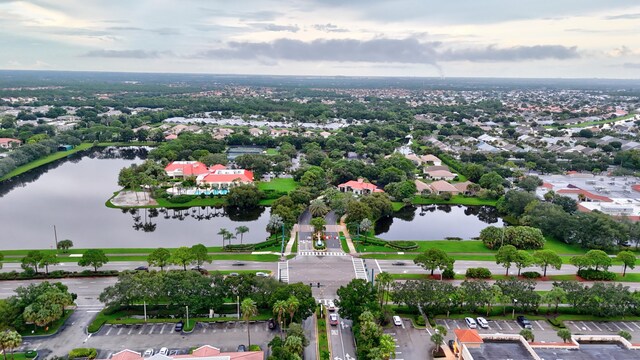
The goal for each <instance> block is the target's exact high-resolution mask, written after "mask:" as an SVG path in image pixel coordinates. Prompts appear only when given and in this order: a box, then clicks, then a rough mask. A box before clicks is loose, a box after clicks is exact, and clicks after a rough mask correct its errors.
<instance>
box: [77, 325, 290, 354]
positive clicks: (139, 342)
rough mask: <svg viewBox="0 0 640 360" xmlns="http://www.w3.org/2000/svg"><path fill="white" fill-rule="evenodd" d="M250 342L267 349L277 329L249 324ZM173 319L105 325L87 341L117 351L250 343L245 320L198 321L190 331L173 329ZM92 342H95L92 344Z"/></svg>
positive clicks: (233, 347)
mask: <svg viewBox="0 0 640 360" xmlns="http://www.w3.org/2000/svg"><path fill="white" fill-rule="evenodd" d="M249 326H250V331H251V344H256V345H259V346H260V347H261V348H262V349H264V350H266V349H267V344H268V343H269V341H271V339H273V337H274V336H276V335H277V334H278V331H274V330H269V327H268V324H267V322H266V321H259V322H253V323H250V324H249ZM174 327H175V324H174V323H156V324H150V323H148V324H136V325H108V324H107V325H104V326H103V327H102V329H100V331H99V332H98V333H96V334H93V335H92V336H91V338H90V339H88V341H87V345H91V346H93V347H96V348H99V349H107V350H105V351H106V354H107V355H108V354H109V352H112V353H115V352H118V351H120V350H123V349H132V350H136V351H139V350H142V351H144V350H146V349H148V348H153V349H154V350H155V351H158V350H159V349H160V348H161V347H167V348H169V349H170V350H175V351H178V350H180V349H184V348H189V347H191V346H200V345H211V346H215V347H217V348H219V349H221V350H222V351H236V349H237V348H238V345H240V344H243V345H247V325H246V324H245V322H244V321H229V322H220V323H197V324H196V326H195V327H194V329H193V331H192V332H191V333H182V332H175V331H174ZM92 343H93V344H92Z"/></svg>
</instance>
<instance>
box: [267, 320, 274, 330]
mask: <svg viewBox="0 0 640 360" xmlns="http://www.w3.org/2000/svg"><path fill="white" fill-rule="evenodd" d="M268 324H269V330H274V329H275V328H276V321H275V320H274V319H273V318H271V319H269V321H268Z"/></svg>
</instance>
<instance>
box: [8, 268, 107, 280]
mask: <svg viewBox="0 0 640 360" xmlns="http://www.w3.org/2000/svg"><path fill="white" fill-rule="evenodd" d="M117 275H118V270H104V271H98V272H94V271H93V270H83V271H80V272H77V271H63V270H56V271H51V272H50V273H49V275H47V274H45V273H40V272H39V273H37V274H35V273H33V272H27V271H23V272H17V271H15V270H14V271H11V272H5V273H0V280H29V279H62V278H75V277H98V276H117Z"/></svg>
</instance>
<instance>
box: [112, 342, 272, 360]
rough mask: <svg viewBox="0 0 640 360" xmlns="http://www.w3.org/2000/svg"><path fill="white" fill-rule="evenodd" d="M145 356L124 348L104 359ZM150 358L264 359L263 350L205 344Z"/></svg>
mask: <svg viewBox="0 0 640 360" xmlns="http://www.w3.org/2000/svg"><path fill="white" fill-rule="evenodd" d="M142 359H143V357H142V355H141V354H140V353H139V352H135V351H132V350H129V349H125V350H122V351H120V352H117V353H115V354H113V356H111V359H104V360H142ZM147 359H149V360H167V359H169V360H171V359H203V360H204V359H207V360H212V359H215V360H223V359H224V360H263V359H264V352H263V351H245V352H222V351H220V349H218V348H216V347H213V346H210V345H204V346H201V347H199V348H197V349H195V350H193V351H192V352H191V354H188V355H160V354H156V355H154V356H152V357H150V358H147Z"/></svg>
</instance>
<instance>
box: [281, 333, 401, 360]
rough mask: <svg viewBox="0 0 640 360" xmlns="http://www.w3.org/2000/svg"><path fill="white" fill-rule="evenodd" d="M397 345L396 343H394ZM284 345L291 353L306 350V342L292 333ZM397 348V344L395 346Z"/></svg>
mask: <svg viewBox="0 0 640 360" xmlns="http://www.w3.org/2000/svg"><path fill="white" fill-rule="evenodd" d="M394 345H395V344H394ZM284 347H285V348H286V349H287V350H289V352H290V353H293V354H298V355H302V351H303V350H304V344H303V343H302V339H301V338H300V336H296V335H290V336H287V340H285V341H284ZM394 350H395V346H394Z"/></svg>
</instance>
